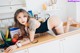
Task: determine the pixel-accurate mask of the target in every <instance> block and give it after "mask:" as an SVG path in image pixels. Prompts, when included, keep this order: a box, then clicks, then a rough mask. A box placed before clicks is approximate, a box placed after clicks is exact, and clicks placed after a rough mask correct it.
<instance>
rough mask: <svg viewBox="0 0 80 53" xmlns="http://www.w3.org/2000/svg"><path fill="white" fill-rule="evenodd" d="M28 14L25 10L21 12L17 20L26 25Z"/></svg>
mask: <svg viewBox="0 0 80 53" xmlns="http://www.w3.org/2000/svg"><path fill="white" fill-rule="evenodd" d="M27 18H28V16H26V15H25V14H24V13H23V12H21V13H19V14H18V16H17V20H18V21H19V23H20V24H22V25H25V24H26V22H27Z"/></svg>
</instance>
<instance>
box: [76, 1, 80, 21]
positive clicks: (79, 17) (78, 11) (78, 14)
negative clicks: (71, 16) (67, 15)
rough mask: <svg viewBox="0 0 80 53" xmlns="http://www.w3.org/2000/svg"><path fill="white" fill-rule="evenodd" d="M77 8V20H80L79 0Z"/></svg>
mask: <svg viewBox="0 0 80 53" xmlns="http://www.w3.org/2000/svg"><path fill="white" fill-rule="evenodd" d="M76 8H77V11H76V14H77V16H76V20H77V21H78V22H80V2H77V3H76Z"/></svg>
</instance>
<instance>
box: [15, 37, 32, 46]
mask: <svg viewBox="0 0 80 53" xmlns="http://www.w3.org/2000/svg"><path fill="white" fill-rule="evenodd" d="M30 42H31V41H30V39H29V38H24V39H22V40H19V41H18V42H16V44H15V45H17V47H21V46H23V45H26V44H28V43H30Z"/></svg>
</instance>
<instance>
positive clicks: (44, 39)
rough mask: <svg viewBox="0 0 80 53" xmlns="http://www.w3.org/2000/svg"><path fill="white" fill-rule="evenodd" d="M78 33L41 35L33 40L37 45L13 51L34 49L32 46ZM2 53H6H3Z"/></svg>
mask: <svg viewBox="0 0 80 53" xmlns="http://www.w3.org/2000/svg"><path fill="white" fill-rule="evenodd" d="M78 33H80V30H75V31H71V32H67V33H64V34H61V35H58V36H52V35H50V34H43V35H42V36H40V37H38V38H35V40H38V42H37V43H34V44H33V43H29V44H27V45H24V46H22V47H21V48H17V49H15V51H18V50H23V49H26V48H30V47H34V46H38V45H40V44H44V43H47V42H50V41H55V40H58V39H61V38H64V37H67V36H71V35H74V34H78ZM4 53H6V52H4Z"/></svg>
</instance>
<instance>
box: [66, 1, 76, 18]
mask: <svg viewBox="0 0 80 53" xmlns="http://www.w3.org/2000/svg"><path fill="white" fill-rule="evenodd" d="M66 7H67V11H66V12H67V17H72V18H74V19H76V3H75V2H67V6H66Z"/></svg>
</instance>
